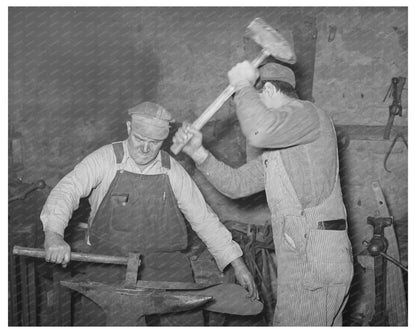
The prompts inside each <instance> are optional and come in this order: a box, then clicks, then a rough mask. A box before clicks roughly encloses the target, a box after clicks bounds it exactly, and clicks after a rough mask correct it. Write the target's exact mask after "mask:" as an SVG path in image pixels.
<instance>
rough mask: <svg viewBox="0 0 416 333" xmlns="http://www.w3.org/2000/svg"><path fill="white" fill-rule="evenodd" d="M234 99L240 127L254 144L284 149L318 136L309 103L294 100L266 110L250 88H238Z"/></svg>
mask: <svg viewBox="0 0 416 333" xmlns="http://www.w3.org/2000/svg"><path fill="white" fill-rule="evenodd" d="M235 102H236V107H237V117H238V120H239V121H240V125H241V129H242V131H243V133H244V135H245V137H246V138H247V141H248V143H249V144H250V145H251V146H253V147H257V148H287V147H291V146H296V145H300V144H306V143H310V142H312V141H314V140H316V139H317V138H318V137H319V118H318V114H317V112H316V110H315V109H314V107H313V106H312V104H311V103H309V102H304V101H299V100H296V99H295V100H292V101H291V102H289V103H288V104H286V105H284V106H282V107H280V108H277V109H273V108H272V109H268V108H267V107H266V106H265V105H264V103H263V102H262V101H261V100H260V97H259V94H258V92H257V91H256V90H255V89H254V88H253V87H245V88H243V89H241V90H240V91H239V92H238V93H237V94H236V98H235Z"/></svg>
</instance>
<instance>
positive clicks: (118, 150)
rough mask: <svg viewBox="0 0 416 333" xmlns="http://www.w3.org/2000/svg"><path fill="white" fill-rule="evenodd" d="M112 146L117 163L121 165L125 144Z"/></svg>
mask: <svg viewBox="0 0 416 333" xmlns="http://www.w3.org/2000/svg"><path fill="white" fill-rule="evenodd" d="M112 145H113V150H114V154H115V155H116V163H117V164H120V163H121V161H122V160H123V157H124V148H123V142H121V141H120V142H114V143H113V144H112Z"/></svg>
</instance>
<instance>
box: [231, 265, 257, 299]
mask: <svg viewBox="0 0 416 333" xmlns="http://www.w3.org/2000/svg"><path fill="white" fill-rule="evenodd" d="M231 265H232V266H233V268H234V274H235V277H236V279H237V282H238V283H239V284H240V285H241V286H242V287H244V288H245V289H247V291H248V297H249V298H250V299H252V300H258V299H259V292H258V290H257V286H256V283H255V282H254V278H253V275H251V273H250V271H249V270H248V268H247V266H246V264H245V263H244V261H243V259H242V258H241V257H239V258H237V259H235V260H233V261H232V262H231Z"/></svg>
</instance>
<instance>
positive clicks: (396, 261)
mask: <svg viewBox="0 0 416 333" xmlns="http://www.w3.org/2000/svg"><path fill="white" fill-rule="evenodd" d="M380 254H381V255H382V256H383V257H384V258H386V259H387V260H389V261H391V262H392V263H393V264H395V265H397V266H399V267H400V268H401V269H403V270H405V271H406V272H408V270H407V267H406V266H405V265H403V264H402V263H401V262H400V261H398V260H396V259H394V258H393V257H390V256H389V255H387V254H385V253H384V252H380Z"/></svg>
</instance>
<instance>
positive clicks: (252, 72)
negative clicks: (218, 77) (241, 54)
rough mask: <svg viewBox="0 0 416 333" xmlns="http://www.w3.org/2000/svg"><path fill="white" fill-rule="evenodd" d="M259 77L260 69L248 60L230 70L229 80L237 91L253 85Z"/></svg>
mask: <svg viewBox="0 0 416 333" xmlns="http://www.w3.org/2000/svg"><path fill="white" fill-rule="evenodd" d="M258 77H259V71H258V70H257V68H256V67H254V66H253V65H252V64H251V63H250V62H248V61H247V60H246V61H243V62H240V63H238V64H237V65H235V66H234V67H233V68H231V70H230V71H229V72H228V80H229V82H230V85H232V86H233V87H234V89H235V91H238V90H240V89H242V88H244V87H247V86H253V85H254V83H255V82H256V80H257V78H258Z"/></svg>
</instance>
